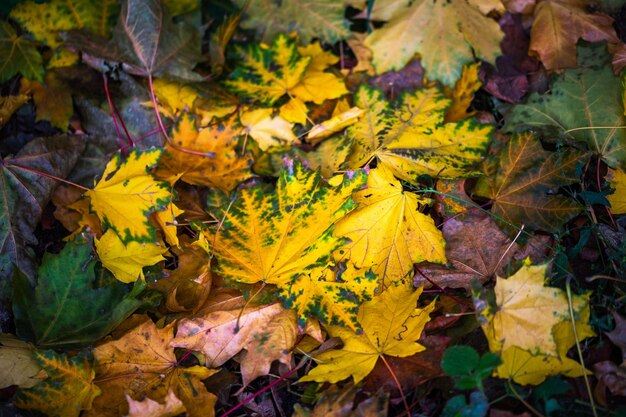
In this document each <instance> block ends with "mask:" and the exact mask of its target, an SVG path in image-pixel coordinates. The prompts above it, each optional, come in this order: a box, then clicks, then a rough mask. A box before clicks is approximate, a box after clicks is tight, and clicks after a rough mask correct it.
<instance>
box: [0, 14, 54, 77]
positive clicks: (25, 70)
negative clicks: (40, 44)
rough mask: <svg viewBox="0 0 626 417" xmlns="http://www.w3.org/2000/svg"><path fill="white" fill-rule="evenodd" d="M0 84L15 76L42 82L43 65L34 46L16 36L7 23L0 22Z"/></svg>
mask: <svg viewBox="0 0 626 417" xmlns="http://www.w3.org/2000/svg"><path fill="white" fill-rule="evenodd" d="M0 57H2V65H0V82H2V83H4V82H5V81H8V80H10V79H11V78H13V76H14V75H15V74H18V73H20V74H22V75H23V76H24V77H26V78H29V79H32V80H36V81H43V73H44V70H43V63H42V59H41V55H39V52H38V51H37V49H36V48H35V44H34V43H33V42H30V41H28V40H26V39H24V38H23V37H22V36H17V33H16V32H15V29H13V27H12V26H11V24H10V23H9V22H5V21H2V22H0Z"/></svg>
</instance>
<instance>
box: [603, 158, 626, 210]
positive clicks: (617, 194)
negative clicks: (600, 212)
mask: <svg viewBox="0 0 626 417" xmlns="http://www.w3.org/2000/svg"><path fill="white" fill-rule="evenodd" d="M607 179H608V180H609V181H610V184H611V188H614V189H615V191H614V192H613V194H609V195H608V196H607V197H606V198H607V200H609V203H611V213H613V214H625V213H626V173H625V172H624V171H623V170H621V169H617V170H612V169H610V168H609V171H608V174H607Z"/></svg>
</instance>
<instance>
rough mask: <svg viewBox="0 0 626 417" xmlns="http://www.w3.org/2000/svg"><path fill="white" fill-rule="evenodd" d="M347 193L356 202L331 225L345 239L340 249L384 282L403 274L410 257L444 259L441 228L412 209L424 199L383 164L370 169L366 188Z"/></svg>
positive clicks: (411, 260) (408, 268)
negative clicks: (403, 187) (403, 185)
mask: <svg viewBox="0 0 626 417" xmlns="http://www.w3.org/2000/svg"><path fill="white" fill-rule="evenodd" d="M353 199H354V202H355V203H358V204H359V207H358V208H357V209H356V210H354V211H352V212H351V213H349V214H348V215H347V216H345V217H344V218H343V219H341V220H340V221H339V222H338V223H337V226H336V227H335V234H336V235H337V236H343V237H347V238H348V239H350V243H348V244H347V245H346V246H344V247H343V248H342V249H341V251H342V252H345V253H344V256H345V257H346V258H348V259H350V260H351V261H352V262H353V263H354V264H355V265H356V266H357V267H359V268H372V270H373V271H374V272H376V273H377V274H378V277H379V279H380V280H381V283H382V284H383V285H384V286H388V285H389V284H391V283H394V282H397V281H399V280H401V279H402V278H404V277H405V276H406V275H407V274H408V273H410V272H411V271H412V270H413V264H414V263H417V262H423V261H429V262H437V263H445V262H446V255H445V241H444V240H443V235H442V234H441V231H440V230H439V229H437V227H436V226H435V222H434V221H433V219H432V218H430V217H429V216H427V215H425V214H422V213H420V211H419V210H418V204H419V203H425V201H424V200H423V199H421V198H420V197H418V196H417V195H415V194H414V193H411V192H409V191H404V190H403V189H402V185H401V184H400V181H398V180H397V179H395V178H394V176H393V174H392V173H391V171H390V170H389V169H388V168H386V167H385V165H381V166H379V167H378V168H375V169H373V170H372V171H370V174H369V177H368V180H367V188H366V189H364V190H360V191H357V192H356V193H355V194H354V196H353Z"/></svg>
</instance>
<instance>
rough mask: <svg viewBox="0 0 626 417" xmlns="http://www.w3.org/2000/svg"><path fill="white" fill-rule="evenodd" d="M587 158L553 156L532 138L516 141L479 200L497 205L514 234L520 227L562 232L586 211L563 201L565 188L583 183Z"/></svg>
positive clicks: (479, 187) (481, 187) (569, 153)
mask: <svg viewBox="0 0 626 417" xmlns="http://www.w3.org/2000/svg"><path fill="white" fill-rule="evenodd" d="M588 156H589V155H588V154H587V153H585V152H580V151H575V150H571V149H564V150H561V151H559V152H548V151H546V150H544V149H543V147H542V145H541V142H540V141H539V139H538V138H536V137H534V136H533V135H532V134H531V133H524V134H520V135H515V136H513V137H511V138H510V139H509V141H508V143H507V144H506V145H505V148H504V149H502V150H501V151H500V153H499V154H498V157H497V158H498V160H497V164H495V166H494V167H493V168H492V169H491V168H490V169H488V176H487V177H483V178H480V179H479V180H478V182H477V184H476V187H475V189H474V194H475V195H479V196H483V197H487V198H489V199H491V200H492V201H493V205H492V207H491V212H492V213H493V214H494V215H495V216H498V217H497V218H499V219H503V220H504V221H502V222H499V225H501V226H502V227H503V228H505V229H506V230H508V231H510V232H511V233H514V232H517V231H518V230H519V229H518V228H520V227H522V226H523V227H526V228H527V229H532V230H544V231H550V232H557V231H558V230H560V228H561V226H562V225H563V223H565V222H566V221H568V220H570V219H571V218H573V217H574V216H576V215H577V214H578V213H579V212H580V210H581V209H582V206H581V205H580V204H579V203H578V202H577V201H575V200H574V199H572V198H570V197H567V196H564V195H559V194H557V193H556V192H557V191H558V189H559V187H561V186H566V185H569V184H574V183H576V182H578V181H579V174H578V171H577V169H578V167H579V166H582V165H584V164H585V161H586V160H587V158H588Z"/></svg>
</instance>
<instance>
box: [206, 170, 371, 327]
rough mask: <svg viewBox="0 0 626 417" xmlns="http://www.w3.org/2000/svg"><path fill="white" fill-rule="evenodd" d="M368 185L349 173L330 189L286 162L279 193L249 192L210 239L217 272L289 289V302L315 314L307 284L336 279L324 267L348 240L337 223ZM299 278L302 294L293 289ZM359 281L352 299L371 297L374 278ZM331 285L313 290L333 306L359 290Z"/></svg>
mask: <svg viewBox="0 0 626 417" xmlns="http://www.w3.org/2000/svg"><path fill="white" fill-rule="evenodd" d="M341 181H343V182H342V183H341ZM364 182H365V175H364V173H362V172H350V173H348V174H346V175H344V176H343V177H337V178H336V180H335V182H334V184H340V185H334V186H330V187H329V186H326V184H324V182H323V181H322V179H321V177H320V175H319V174H318V173H316V172H312V171H309V170H307V169H305V168H304V166H303V165H302V164H301V163H299V162H297V161H296V162H293V161H287V162H286V166H285V167H284V168H283V170H282V171H281V173H280V176H279V178H278V185H277V186H276V190H275V192H274V193H271V194H268V193H267V192H266V191H265V189H264V188H263V187H259V186H257V187H254V188H249V189H245V190H243V191H242V192H241V194H240V196H239V197H238V198H237V200H236V201H235V203H234V204H232V206H231V207H230V210H228V212H226V213H224V215H223V218H224V221H223V225H222V227H221V228H220V229H219V230H218V231H217V232H216V235H215V238H214V239H213V238H212V239H210V240H212V241H214V242H215V244H214V246H213V248H212V250H213V253H214V254H215V256H216V258H217V259H218V265H217V271H218V272H219V273H220V274H221V275H222V276H224V277H225V278H227V279H232V280H235V281H238V282H244V283H248V284H253V283H256V282H259V281H263V282H265V283H267V284H276V285H278V286H279V287H284V289H285V291H286V294H288V295H286V294H285V295H284V296H285V297H288V303H290V304H291V303H294V302H297V303H298V304H300V303H302V304H304V305H306V306H309V307H307V309H310V303H311V302H313V303H314V304H315V303H316V300H317V302H319V299H317V298H316V299H313V300H311V299H307V298H306V297H304V298H303V296H302V294H303V293H304V288H302V285H305V286H307V287H310V286H311V285H312V286H315V285H322V284H324V282H320V281H323V279H332V278H331V275H332V276H333V278H336V274H335V273H333V274H331V273H330V272H329V271H328V270H326V269H325V268H326V267H328V266H330V265H332V264H333V260H332V254H333V252H334V251H335V250H336V249H337V248H339V247H340V246H341V245H342V244H343V243H344V241H345V239H342V238H339V237H335V236H333V224H334V223H335V222H336V221H337V220H339V219H340V218H341V217H342V216H344V215H345V214H346V213H348V212H349V211H350V210H352V209H353V208H354V206H355V204H354V203H353V202H352V200H351V198H350V197H351V194H352V192H353V191H354V190H355V189H358V187H360V186H361V185H362V184H363V183H364ZM364 272H365V271H364ZM308 274H312V275H308ZM299 277H302V278H301V280H300V281H299V282H298V283H297V284H296V288H298V290H297V291H295V289H296V288H292V289H291V290H290V287H291V286H292V285H293V284H294V281H295V280H296V279H298V278H299ZM354 279H355V280H358V281H361V282H362V285H363V288H361V289H360V290H359V291H357V292H356V293H354V294H353V295H352V298H355V299H356V300H359V299H362V298H363V297H365V298H368V296H367V294H370V295H371V292H372V291H373V288H371V282H372V281H373V280H372V278H371V277H369V278H368V277H366V276H361V277H360V278H356V277H355V278H354ZM332 281H333V282H329V283H328V285H329V286H332V287H334V289H333V290H330V289H328V288H326V289H324V288H319V289H317V290H316V289H314V288H309V290H310V291H313V292H314V293H316V294H319V292H321V293H322V294H324V295H323V296H322V297H323V298H324V300H325V301H324V303H331V304H332V303H334V302H337V301H338V300H340V299H341V298H346V297H348V295H349V294H348V292H347V290H348V289H350V290H357V289H358V285H355V283H354V282H350V283H344V284H342V283H341V282H340V281H339V282H336V281H335V280H334V279H333V280H332ZM305 283H307V284H305ZM318 283H319V284H318ZM324 285H325V284H324ZM342 294H343V296H342ZM335 297H337V300H336V299H334V298H335ZM317 313H318V314H319V315H320V316H321V317H320V318H322V319H324V320H332V317H327V316H325V314H324V309H318V311H317Z"/></svg>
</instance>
